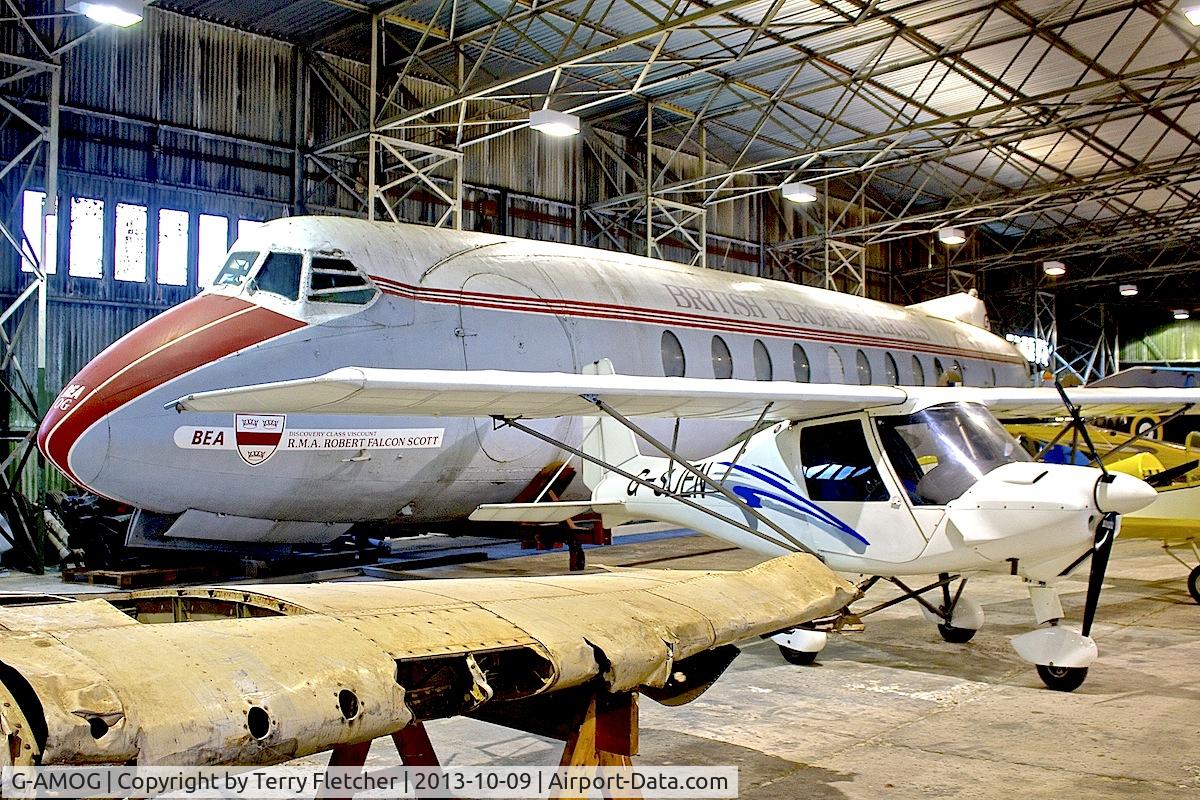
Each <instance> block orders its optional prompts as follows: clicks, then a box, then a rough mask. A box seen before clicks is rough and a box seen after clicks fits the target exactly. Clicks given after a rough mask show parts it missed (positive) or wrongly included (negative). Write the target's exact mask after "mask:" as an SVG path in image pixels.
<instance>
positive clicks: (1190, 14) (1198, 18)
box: [1183, 6, 1200, 28]
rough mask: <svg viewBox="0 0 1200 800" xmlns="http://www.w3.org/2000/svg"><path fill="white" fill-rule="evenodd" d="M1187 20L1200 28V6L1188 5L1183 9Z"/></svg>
mask: <svg viewBox="0 0 1200 800" xmlns="http://www.w3.org/2000/svg"><path fill="white" fill-rule="evenodd" d="M1183 15H1184V16H1185V17H1187V21H1188V22H1190V23H1192V24H1193V25H1195V26H1196V27H1198V28H1200V6H1187V7H1186V8H1184V9H1183Z"/></svg>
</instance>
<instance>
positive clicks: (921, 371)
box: [912, 356, 925, 386]
mask: <svg viewBox="0 0 1200 800" xmlns="http://www.w3.org/2000/svg"><path fill="white" fill-rule="evenodd" d="M912 369H913V386H924V385H925V367H923V366H921V359H919V358H917V357H916V356H913V363H912Z"/></svg>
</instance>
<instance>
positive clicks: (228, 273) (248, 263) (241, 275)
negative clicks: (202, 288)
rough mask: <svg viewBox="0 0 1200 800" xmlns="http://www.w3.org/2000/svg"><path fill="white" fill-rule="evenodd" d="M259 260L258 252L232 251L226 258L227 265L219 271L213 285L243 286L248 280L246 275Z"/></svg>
mask: <svg viewBox="0 0 1200 800" xmlns="http://www.w3.org/2000/svg"><path fill="white" fill-rule="evenodd" d="M256 261H258V253H254V252H250V251H239V252H235V253H230V254H229V258H227V259H225V266H223V267H221V271H220V272H218V273H217V277H216V279H215V280H213V286H241V285H242V284H243V283H245V282H246V276H247V275H249V274H250V270H251V269H252V268H253V267H254V264H255V262H256Z"/></svg>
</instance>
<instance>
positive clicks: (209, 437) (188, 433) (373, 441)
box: [174, 424, 445, 466]
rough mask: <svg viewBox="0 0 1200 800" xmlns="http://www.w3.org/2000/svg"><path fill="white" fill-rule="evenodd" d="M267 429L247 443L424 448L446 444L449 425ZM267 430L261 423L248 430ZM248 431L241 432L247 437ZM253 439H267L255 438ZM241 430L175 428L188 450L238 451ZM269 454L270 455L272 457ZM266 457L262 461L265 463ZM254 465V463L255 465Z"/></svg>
mask: <svg viewBox="0 0 1200 800" xmlns="http://www.w3.org/2000/svg"><path fill="white" fill-rule="evenodd" d="M272 428H273V429H272V430H271V431H265V433H266V434H267V436H266V440H265V441H262V442H253V441H246V442H244V444H243V446H247V445H250V446H255V449H256V450H265V449H266V447H267V446H269V445H270V439H272V438H274V437H275V436H277V437H278V440H277V441H276V444H275V447H274V449H275V450H424V449H430V448H438V447H441V446H442V440H443V437H444V434H445V428H365V429H364V428H295V429H292V428H285V427H284V426H282V424H281V426H280V427H278V428H275V427H274V426H272ZM248 430H249V431H251V432H254V433H259V434H261V433H264V431H263V429H262V427H261V425H258V426H255V427H252V428H249V429H248ZM246 433H247V430H242V431H241V437H240V438H241V439H243V440H246V439H248V438H250V437H246ZM253 438H263V437H261V436H259V437H253ZM238 439H239V436H238V431H235V430H234V428H232V427H220V426H213V427H204V426H197V425H183V426H180V427H178V428H176V429H175V435H174V440H175V446H176V447H179V448H182V449H184V450H234V449H237V447H238ZM268 457H269V456H268ZM265 460H266V459H265V458H263V459H262V460H260V461H259V462H258V463H259V464H261V463H262V461H265ZM252 466H253V465H252Z"/></svg>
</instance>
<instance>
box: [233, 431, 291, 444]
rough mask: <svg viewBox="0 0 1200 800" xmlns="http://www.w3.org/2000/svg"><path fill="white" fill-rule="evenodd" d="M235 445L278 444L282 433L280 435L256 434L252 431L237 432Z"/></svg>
mask: <svg viewBox="0 0 1200 800" xmlns="http://www.w3.org/2000/svg"><path fill="white" fill-rule="evenodd" d="M236 436H237V443H238V444H241V445H247V444H279V440H280V439H282V438H283V433H282V431H281V432H280V433H257V432H254V431H238V432H237V434H236Z"/></svg>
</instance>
